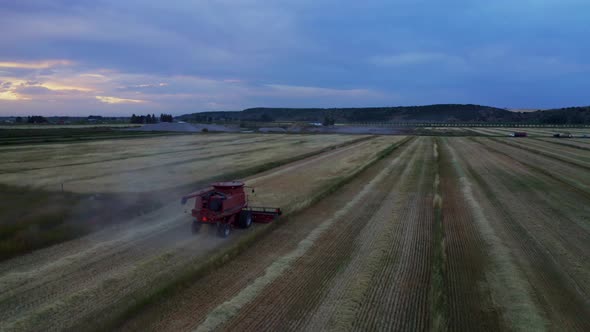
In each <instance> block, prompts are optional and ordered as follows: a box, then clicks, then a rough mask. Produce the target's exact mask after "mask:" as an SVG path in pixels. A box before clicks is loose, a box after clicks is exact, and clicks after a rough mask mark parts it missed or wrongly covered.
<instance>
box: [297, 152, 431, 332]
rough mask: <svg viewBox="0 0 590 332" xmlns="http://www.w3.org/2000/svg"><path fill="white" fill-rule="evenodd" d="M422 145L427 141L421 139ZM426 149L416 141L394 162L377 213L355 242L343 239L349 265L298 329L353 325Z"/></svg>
mask: <svg viewBox="0 0 590 332" xmlns="http://www.w3.org/2000/svg"><path fill="white" fill-rule="evenodd" d="M420 144H424V143H423V142H420ZM416 145H418V147H416ZM422 149H423V147H422V146H419V144H414V146H412V147H409V148H408V150H406V151H404V153H403V154H401V155H400V156H399V157H398V158H397V159H396V160H394V161H393V162H392V163H397V164H398V165H395V166H394V165H392V166H394V167H395V169H394V170H393V171H392V173H391V174H390V175H389V178H390V179H388V180H387V182H388V186H389V188H388V189H387V190H386V192H387V193H386V195H383V196H384V199H383V201H381V204H380V206H379V207H378V208H376V212H375V214H374V215H373V217H372V218H370V220H368V221H367V222H366V224H365V225H363V228H362V230H360V231H358V232H357V231H356V230H352V232H353V233H358V236H357V237H356V238H355V239H354V241H353V242H351V241H342V242H340V245H341V246H343V247H351V251H352V252H351V253H350V258H349V261H348V262H347V263H346V267H344V268H342V269H339V270H338V271H337V275H336V276H335V277H334V278H333V280H332V281H331V282H330V284H329V286H328V287H327V288H328V289H329V290H328V291H327V292H326V295H325V297H323V298H322V299H321V303H319V305H318V306H317V307H316V308H310V309H308V310H307V312H305V313H306V314H307V316H301V317H298V321H300V322H301V323H300V324H298V325H296V326H294V328H296V329H305V330H313V331H318V330H336V331H345V330H350V329H351V328H352V325H353V322H354V320H355V319H356V315H357V312H358V310H359V309H360V305H361V303H363V302H364V298H365V296H366V293H367V290H368V289H369V287H370V286H371V284H372V279H373V277H374V275H375V273H376V271H377V270H378V269H379V267H380V266H381V264H382V263H383V261H384V260H385V259H386V257H385V252H386V251H387V249H388V248H389V247H390V245H391V243H392V241H393V235H394V232H395V230H396V227H397V225H396V224H395V223H393V222H391V215H392V214H394V213H397V212H396V210H400V209H401V200H402V199H403V194H402V193H403V190H402V189H399V188H407V186H408V182H409V180H408V179H409V178H410V176H409V175H410V173H413V172H415V169H416V163H417V161H418V159H419V157H420V155H421V154H420V153H416V151H421V150H422ZM406 160H407V162H405V161H406ZM389 183H390V184H389ZM364 219H369V218H366V217H365V218H364ZM354 222H355V223H357V222H358V223H361V222H362V221H356V220H355V221H354ZM349 228H350V227H349ZM349 232H351V231H350V230H349ZM321 250H325V249H323V248H322V249H321ZM309 316H311V317H309Z"/></svg>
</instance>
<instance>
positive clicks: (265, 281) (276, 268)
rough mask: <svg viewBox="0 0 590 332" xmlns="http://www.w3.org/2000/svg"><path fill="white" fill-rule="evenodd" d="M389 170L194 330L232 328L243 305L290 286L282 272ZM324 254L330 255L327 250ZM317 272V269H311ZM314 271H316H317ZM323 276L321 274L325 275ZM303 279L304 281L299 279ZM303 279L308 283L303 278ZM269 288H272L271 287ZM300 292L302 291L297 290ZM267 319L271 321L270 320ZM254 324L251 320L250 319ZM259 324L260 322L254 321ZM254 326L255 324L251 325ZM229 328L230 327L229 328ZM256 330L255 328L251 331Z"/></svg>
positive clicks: (310, 248)
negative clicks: (222, 326) (280, 287)
mask: <svg viewBox="0 0 590 332" xmlns="http://www.w3.org/2000/svg"><path fill="white" fill-rule="evenodd" d="M389 171H390V168H385V169H382V170H381V171H380V172H379V173H378V174H377V175H376V176H375V177H374V178H373V179H371V180H370V181H369V182H368V183H367V184H365V185H364V186H363V187H362V189H361V190H360V191H359V192H358V193H357V194H356V195H355V196H353V197H352V198H351V199H350V200H349V201H348V202H346V204H344V206H343V207H342V208H341V209H339V210H337V211H336V212H335V213H334V215H332V216H330V217H329V218H327V219H326V220H325V221H323V222H322V223H320V224H319V225H317V227H315V228H314V229H313V230H312V231H311V232H310V233H309V234H308V235H307V236H306V237H305V238H304V239H302V240H301V241H300V242H299V243H298V244H297V246H296V247H295V248H294V250H292V251H290V252H288V253H286V254H285V255H283V256H280V257H279V258H277V259H276V260H275V261H273V262H272V263H271V264H270V265H269V266H268V267H267V268H266V269H265V272H264V274H263V275H261V276H260V277H258V278H256V279H255V280H254V281H252V283H250V284H249V285H248V286H247V287H245V288H244V289H242V290H240V292H239V293H237V294H236V295H235V296H233V297H232V298H231V299H229V300H227V301H226V302H224V303H223V304H221V305H219V306H218V307H216V308H215V309H213V310H212V311H211V312H210V313H209V314H208V315H207V317H206V318H205V320H204V321H203V322H202V323H201V324H200V325H199V326H198V327H197V328H196V331H211V330H213V329H216V328H217V327H219V326H221V325H224V324H229V325H230V326H231V322H229V323H228V321H229V320H230V319H233V318H234V317H235V316H236V315H237V314H238V313H239V312H240V310H241V309H242V308H245V306H246V305H248V306H254V305H252V302H253V301H254V300H256V299H259V298H262V299H267V298H272V297H265V296H262V297H259V295H260V294H261V293H264V292H265V291H266V290H269V289H271V290H272V291H275V290H276V289H277V288H278V287H273V286H274V285H275V282H277V283H279V284H280V285H282V286H285V285H286V286H289V283H288V282H287V281H286V280H284V273H285V272H286V271H287V270H291V269H292V266H293V265H294V264H296V263H297V262H298V261H299V260H301V259H304V258H303V257H304V256H306V254H307V253H308V252H309V251H310V250H312V248H313V247H314V245H315V244H316V241H318V239H320V238H322V237H323V235H324V233H326V232H328V231H330V230H331V229H332V227H333V226H334V224H335V223H336V222H338V221H339V220H340V219H341V218H344V217H346V216H347V215H348V214H350V213H352V211H353V208H355V207H357V206H358V204H359V203H361V202H362V201H363V200H364V199H365V197H366V196H367V195H369V194H370V193H371V191H373V190H375V189H376V187H377V186H378V185H379V184H380V183H381V182H382V181H383V180H384V178H385V177H386V176H387V175H388V172H389ZM340 243H342V242H339V241H330V242H329V244H335V245H338V244H340ZM327 252H330V250H329V248H328V249H327ZM316 267H319V268H320V271H321V270H325V268H326V266H324V265H321V266H318V265H316ZM313 270H316V269H312V271H313ZM316 271H317V270H316ZM325 275H326V274H324V276H325ZM302 280H303V279H302ZM305 280H309V279H308V278H305ZM271 285H272V286H271ZM298 289H299V290H302V289H300V288H298ZM277 309H278V308H277V307H275V310H273V312H270V314H271V315H272V316H273V317H275V318H276V317H277V312H276V311H277ZM259 313H260V314H263V315H267V314H269V312H268V311H266V310H265V311H261V312H259ZM273 317H266V318H267V319H265V320H263V321H264V323H265V325H267V324H272V323H273V322H274V323H276V320H273ZM269 320H270V321H269ZM249 321H251V322H254V321H253V320H249ZM256 321H258V322H259V321H261V320H256ZM254 323H256V322H254ZM229 328H230V329H231V327H229ZM240 328H241V329H246V330H247V329H248V326H245V325H244V324H240ZM254 329H256V328H254Z"/></svg>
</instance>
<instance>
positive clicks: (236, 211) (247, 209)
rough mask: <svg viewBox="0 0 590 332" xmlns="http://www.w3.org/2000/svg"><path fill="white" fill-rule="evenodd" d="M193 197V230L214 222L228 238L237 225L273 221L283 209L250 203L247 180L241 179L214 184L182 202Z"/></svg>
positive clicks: (245, 226) (242, 225) (196, 230)
mask: <svg viewBox="0 0 590 332" xmlns="http://www.w3.org/2000/svg"><path fill="white" fill-rule="evenodd" d="M252 192H254V190H252ZM191 198H195V207H194V208H193V209H192V216H193V217H195V220H194V221H193V224H192V231H193V233H198V232H199V230H200V228H201V225H203V224H211V225H216V226H217V234H218V235H219V236H221V237H228V236H229V234H230V233H231V230H232V228H233V227H234V226H236V225H237V226H239V227H241V228H248V227H250V226H251V225H252V222H260V223H269V222H272V221H273V220H275V218H277V217H278V216H280V215H281V209H280V208H269V207H254V206H248V199H247V196H246V193H245V192H244V182H241V181H229V182H216V183H213V184H211V186H210V187H207V188H205V189H201V190H198V191H195V192H193V193H191V194H188V195H186V196H184V197H182V202H181V203H182V204H183V205H184V204H186V201H187V200H189V199H191Z"/></svg>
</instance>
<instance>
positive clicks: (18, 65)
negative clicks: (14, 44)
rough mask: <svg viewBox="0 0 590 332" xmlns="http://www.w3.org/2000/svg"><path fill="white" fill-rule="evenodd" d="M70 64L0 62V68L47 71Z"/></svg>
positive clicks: (64, 62)
mask: <svg viewBox="0 0 590 332" xmlns="http://www.w3.org/2000/svg"><path fill="white" fill-rule="evenodd" d="M71 64H72V61H69V60H44V61H37V62H18V61H0V68H15V69H47V68H52V67H56V66H68V65H71Z"/></svg>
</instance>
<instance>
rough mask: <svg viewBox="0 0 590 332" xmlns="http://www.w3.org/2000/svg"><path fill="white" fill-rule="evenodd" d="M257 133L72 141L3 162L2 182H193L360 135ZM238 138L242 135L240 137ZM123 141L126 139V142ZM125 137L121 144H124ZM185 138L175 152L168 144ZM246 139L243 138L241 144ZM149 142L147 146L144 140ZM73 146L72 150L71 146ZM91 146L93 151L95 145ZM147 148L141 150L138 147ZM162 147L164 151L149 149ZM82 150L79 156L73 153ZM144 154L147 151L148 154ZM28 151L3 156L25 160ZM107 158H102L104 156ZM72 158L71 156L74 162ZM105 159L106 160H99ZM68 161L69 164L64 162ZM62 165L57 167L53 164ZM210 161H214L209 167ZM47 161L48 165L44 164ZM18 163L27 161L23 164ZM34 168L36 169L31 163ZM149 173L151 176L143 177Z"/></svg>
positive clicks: (104, 188) (92, 187)
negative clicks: (208, 138) (207, 139)
mask: <svg viewBox="0 0 590 332" xmlns="http://www.w3.org/2000/svg"><path fill="white" fill-rule="evenodd" d="M268 136H269V135H267V136H265V137H264V139H259V138H257V137H256V136H254V137H253V136H249V135H234V136H233V137H234V138H235V139H234V141H233V142H230V141H222V142H221V143H222V144H219V145H217V144H216V143H215V142H212V143H207V144H200V143H199V138H200V137H203V136H201V135H194V136H190V137H192V138H193V142H192V143H195V144H197V146H194V147H195V149H194V150H189V151H185V150H186V149H192V148H193V146H192V145H190V144H191V141H188V142H187V140H186V138H184V139H183V140H173V138H174V137H173V138H168V139H164V140H154V139H145V140H142V141H144V146H143V147H142V146H135V147H133V149H134V150H132V151H134V152H131V151H127V150H119V152H120V154H118V155H117V154H113V153H109V149H111V146H116V145H122V143H121V142H118V141H108V142H109V143H111V145H109V144H105V143H104V142H103V143H102V144H97V145H92V146H91V147H89V148H88V149H86V148H87V147H86V146H85V145H84V144H82V145H81V146H80V144H71V145H69V146H68V147H66V148H65V149H64V150H61V151H60V153H59V154H56V155H57V156H59V157H56V158H58V159H57V160H56V159H51V158H48V161H47V162H40V161H38V160H36V159H35V160H32V161H31V163H30V165H29V166H28V168H34V169H33V170H30V171H22V172H13V171H14V167H15V165H13V164H10V163H9V164H6V165H4V166H3V167H5V169H6V170H7V171H10V170H12V171H11V173H7V174H4V175H3V176H2V182H3V183H6V184H12V185H30V186H37V187H39V186H40V187H44V188H48V189H51V188H53V189H56V190H57V189H59V188H60V186H61V184H64V187H65V190H68V191H75V192H91V193H96V192H130V191H131V192H144V191H154V190H158V189H164V188H170V187H175V186H178V185H179V184H186V183H193V182H196V181H198V180H199V179H205V178H210V177H212V176H214V175H215V174H219V173H228V172H235V171H237V170H240V169H244V168H248V167H253V166H256V165H264V164H265V163H270V162H272V161H276V160H278V159H284V158H287V157H292V156H296V155H303V154H306V153H310V152H313V151H317V150H321V149H324V148H327V147H329V146H332V145H338V144H342V143H346V142H349V141H354V140H357V139H359V138H361V139H362V137H359V136H341V135H322V136H320V135H317V136H302V135H272V136H273V137H272V139H266V138H268ZM183 137H184V136H183ZM241 140H245V141H244V142H241ZM126 142H127V141H125V142H124V143H126ZM124 143H123V144H124ZM175 143H178V144H189V146H184V147H182V149H179V150H180V151H177V152H176V153H167V152H170V151H174V149H169V148H168V147H167V146H168V144H171V145H174V144H175ZM241 143H244V144H241ZM149 144H151V145H153V146H149V147H148V148H146V147H145V145H149ZM69 149H71V150H69ZM92 149H95V150H94V151H95V152H92V151H93V150H92ZM142 150H143V151H149V153H148V152H143V153H142V152H141V151H142ZM155 152H163V153H162V154H158V153H156V154H153V153H155ZM80 154H84V155H85V156H84V157H82V158H80V159H77V156H80ZM146 154H147V155H146ZM27 155H34V151H29V152H26V153H25V156H23V155H22V154H16V155H14V156H7V160H15V161H16V160H26V159H23V158H26V156H27ZM104 160H106V161H104ZM74 161H75V162H74ZM101 161H104V162H101ZM67 164H72V165H71V166H67ZM57 165H62V166H61V167H55V166H57ZM212 165H214V166H215V167H211V166H212ZM46 166H47V167H46ZM19 167H25V168H26V167H27V165H26V164H23V165H19ZM35 168H36V169H35ZM146 179H149V181H146Z"/></svg>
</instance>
